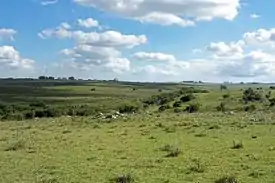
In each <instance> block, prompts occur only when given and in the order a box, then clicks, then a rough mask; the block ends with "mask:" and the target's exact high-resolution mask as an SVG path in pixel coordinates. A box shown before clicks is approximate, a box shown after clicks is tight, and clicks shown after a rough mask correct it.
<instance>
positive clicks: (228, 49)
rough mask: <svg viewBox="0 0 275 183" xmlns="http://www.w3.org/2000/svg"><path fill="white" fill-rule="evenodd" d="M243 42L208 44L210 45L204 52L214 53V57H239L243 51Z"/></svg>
mask: <svg viewBox="0 0 275 183" xmlns="http://www.w3.org/2000/svg"><path fill="white" fill-rule="evenodd" d="M243 46H244V42H243V41H239V42H236V43H235V42H232V43H230V44H226V43H224V42H218V43H210V45H208V46H206V50H207V51H209V52H212V53H214V57H217V58H219V57H233V58H234V57H241V56H242V54H243V52H244V50H243Z"/></svg>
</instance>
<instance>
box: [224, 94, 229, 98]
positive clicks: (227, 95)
mask: <svg viewBox="0 0 275 183" xmlns="http://www.w3.org/2000/svg"><path fill="white" fill-rule="evenodd" d="M222 97H223V98H224V99H227V98H229V97H230V94H224V95H223V96H222Z"/></svg>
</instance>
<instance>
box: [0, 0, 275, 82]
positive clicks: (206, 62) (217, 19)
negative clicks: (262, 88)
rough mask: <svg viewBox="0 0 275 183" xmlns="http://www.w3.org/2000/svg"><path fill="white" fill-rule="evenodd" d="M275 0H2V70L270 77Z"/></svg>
mask: <svg viewBox="0 0 275 183" xmlns="http://www.w3.org/2000/svg"><path fill="white" fill-rule="evenodd" d="M274 7H275V1H259V0H170V1H168V0H166V1H165V0H158V1H156V0H21V1H18V0H2V1H1V2H0V12H1V13H0V64H1V66H0V77H37V76H39V75H53V76H55V77H63V76H65V77H67V76H71V75H73V76H75V77H80V78H96V79H112V78H114V77H118V78H120V79H122V80H140V81H181V80H204V81H227V80H230V81H272V80H274V79H275V70H274V69H275V52H274V50H275V25H274V24H275V22H274V20H273V19H274V18H273V17H274V13H273V10H274Z"/></svg>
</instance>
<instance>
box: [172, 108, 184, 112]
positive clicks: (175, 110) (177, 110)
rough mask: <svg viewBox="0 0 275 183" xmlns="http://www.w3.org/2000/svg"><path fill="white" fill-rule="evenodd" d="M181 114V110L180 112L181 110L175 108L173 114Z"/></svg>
mask: <svg viewBox="0 0 275 183" xmlns="http://www.w3.org/2000/svg"><path fill="white" fill-rule="evenodd" d="M181 112H183V110H181V109H179V108H175V109H174V113H181Z"/></svg>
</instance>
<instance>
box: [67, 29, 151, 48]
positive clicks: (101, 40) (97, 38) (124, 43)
mask: <svg viewBox="0 0 275 183" xmlns="http://www.w3.org/2000/svg"><path fill="white" fill-rule="evenodd" d="M72 35H73V38H74V39H76V41H77V42H78V43H79V44H90V45H93V46H107V47H128V48H133V47H135V46H138V45H140V44H145V43H147V37H146V36H145V35H139V36H136V35H124V34H122V33H120V32H117V31H106V32H102V33H98V32H88V33H85V32H83V31H75V32H73V33H72Z"/></svg>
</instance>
